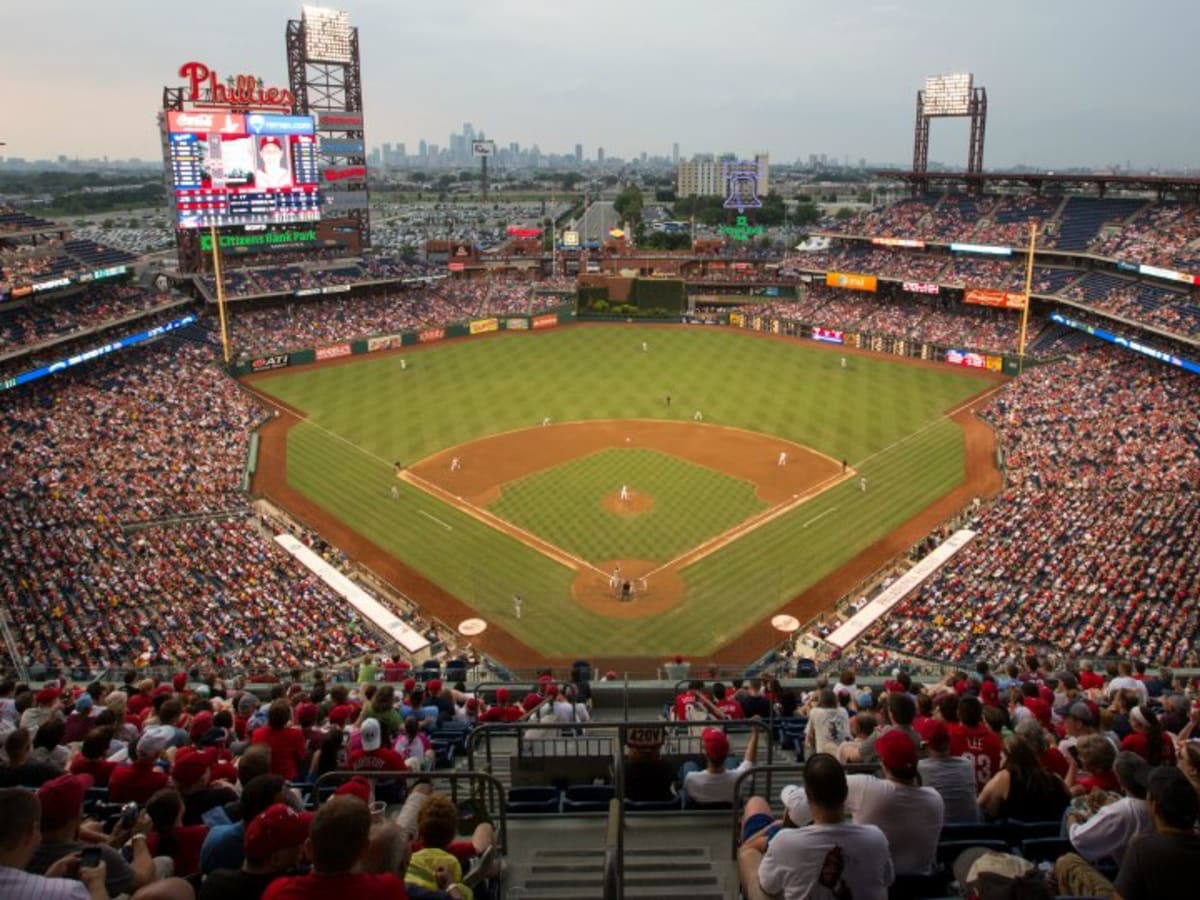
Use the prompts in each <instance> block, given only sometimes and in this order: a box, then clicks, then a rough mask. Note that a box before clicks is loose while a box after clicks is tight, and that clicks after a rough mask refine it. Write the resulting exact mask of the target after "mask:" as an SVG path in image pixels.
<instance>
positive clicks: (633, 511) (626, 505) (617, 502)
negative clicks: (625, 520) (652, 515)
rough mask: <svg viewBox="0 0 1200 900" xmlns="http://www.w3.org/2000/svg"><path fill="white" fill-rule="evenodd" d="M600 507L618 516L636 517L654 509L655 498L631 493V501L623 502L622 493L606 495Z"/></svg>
mask: <svg viewBox="0 0 1200 900" xmlns="http://www.w3.org/2000/svg"><path fill="white" fill-rule="evenodd" d="M600 505H601V506H602V507H603V508H604V509H605V510H606V511H607V512H610V513H616V514H617V515H618V516H636V515H640V514H641V513H644V512H649V511H650V510H652V509H654V498H653V497H652V496H651V495H649V494H643V493H641V492H640V491H630V492H629V499H628V500H622V499H621V492H620V491H613V492H612V493H611V494H606V495H605V496H604V499H603V500H601V501H600Z"/></svg>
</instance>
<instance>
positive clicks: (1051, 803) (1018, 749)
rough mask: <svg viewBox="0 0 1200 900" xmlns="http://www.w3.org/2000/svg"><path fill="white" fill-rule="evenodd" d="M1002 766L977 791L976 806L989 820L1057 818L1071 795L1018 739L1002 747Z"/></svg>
mask: <svg viewBox="0 0 1200 900" xmlns="http://www.w3.org/2000/svg"><path fill="white" fill-rule="evenodd" d="M1004 753H1005V760H1004V767H1003V768H1002V769H1001V770H1000V771H999V772H997V773H996V774H995V775H993V776H992V780H991V781H989V782H988V783H987V785H986V786H985V787H984V789H983V790H982V791H980V792H979V806H980V808H981V809H982V810H983V813H984V815H985V816H987V818H989V819H1020V820H1021V821H1023V822H1046V821H1049V820H1051V819H1055V820H1057V819H1061V818H1062V814H1063V811H1064V810H1065V809H1066V808H1067V804H1068V803H1069V802H1070V799H1071V795H1070V792H1069V791H1068V790H1067V787H1066V785H1065V784H1063V782H1062V780H1061V779H1059V778H1058V777H1057V776H1055V775H1052V774H1051V773H1050V772H1048V771H1047V770H1046V768H1045V767H1044V766H1043V765H1042V763H1041V760H1039V759H1038V756H1037V754H1036V752H1035V751H1034V749H1033V747H1032V746H1030V744H1029V743H1028V742H1026V741H1025V740H1024V739H1022V738H1020V737H1013V738H1010V739H1009V741H1008V743H1007V744H1005V747H1004Z"/></svg>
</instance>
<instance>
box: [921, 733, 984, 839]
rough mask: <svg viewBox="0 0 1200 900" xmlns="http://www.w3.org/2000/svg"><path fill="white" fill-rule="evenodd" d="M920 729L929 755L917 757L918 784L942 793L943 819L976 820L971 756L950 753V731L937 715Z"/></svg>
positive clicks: (976, 806)
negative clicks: (919, 781)
mask: <svg viewBox="0 0 1200 900" xmlns="http://www.w3.org/2000/svg"><path fill="white" fill-rule="evenodd" d="M925 721H926V723H927V724H926V725H925V727H924V728H923V729H922V730H921V736H922V737H923V738H924V739H925V747H926V749H928V751H929V756H927V757H925V758H924V759H921V760H918V761H917V771H918V772H919V773H920V775H921V784H923V785H926V786H928V787H931V788H933V789H934V790H935V791H937V792H938V793H939V794H940V795H941V797H942V803H943V804H944V805H945V810H946V821H947V822H978V821H979V820H980V818H981V816H980V812H979V804H978V803H977V802H976V799H975V798H976V793H977V788H976V786H975V766H974V764H973V763H972V761H971V759H970V758H968V757H963V756H951V755H950V754H951V749H950V732H949V730H948V729H947V727H946V723H945V722H943V721H942V720H941V719H926V720H925Z"/></svg>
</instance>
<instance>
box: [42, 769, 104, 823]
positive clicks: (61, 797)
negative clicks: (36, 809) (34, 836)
mask: <svg viewBox="0 0 1200 900" xmlns="http://www.w3.org/2000/svg"><path fill="white" fill-rule="evenodd" d="M93 783H94V782H93V781H92V776H91V775H59V776H58V777H57V778H54V779H52V780H50V781H47V782H46V783H45V784H43V785H42V786H41V787H40V788H38V791H37V798H38V801H39V802H40V803H41V805H42V827H43V828H46V827H49V828H51V829H53V828H58V827H59V826H61V825H65V824H66V823H67V822H70V821H71V820H72V819H74V818H78V817H80V816H82V815H83V798H84V797H86V796H87V792H88V788H90V787H91V786H92V784H93Z"/></svg>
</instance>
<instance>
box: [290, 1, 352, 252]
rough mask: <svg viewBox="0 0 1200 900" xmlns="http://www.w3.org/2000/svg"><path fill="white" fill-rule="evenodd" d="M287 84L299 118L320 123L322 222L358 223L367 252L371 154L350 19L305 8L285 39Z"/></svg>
mask: <svg viewBox="0 0 1200 900" xmlns="http://www.w3.org/2000/svg"><path fill="white" fill-rule="evenodd" d="M285 40H286V43H287V57H288V81H289V86H290V88H291V91H292V95H293V96H294V97H295V103H296V107H295V111H296V113H297V115H311V116H313V117H314V118H315V119H316V123H317V133H318V135H319V139H320V146H319V152H320V157H321V171H322V174H323V175H324V180H323V183H322V185H321V190H322V194H323V197H322V204H321V207H322V208H321V218H322V220H325V221H327V220H331V219H332V220H339V219H340V220H343V221H346V222H348V223H349V222H353V223H354V224H355V225H356V226H357V228H358V233H359V236H360V239H361V243H362V246H363V247H364V248H365V247H369V246H370V243H371V239H370V238H371V222H370V216H369V213H368V193H367V148H366V136H365V133H364V130H363V90H362V64H361V63H360V61H359V55H358V29H357V28H355V27H352V26H351V25H350V22H349V18H348V17H347V15H346V13H344V12H340V11H338V10H333V9H326V8H324V7H318V6H305V7H304V8H303V9H302V10H301V14H300V18H299V19H292V20H289V21H288V23H287V30H286V33H285Z"/></svg>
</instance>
